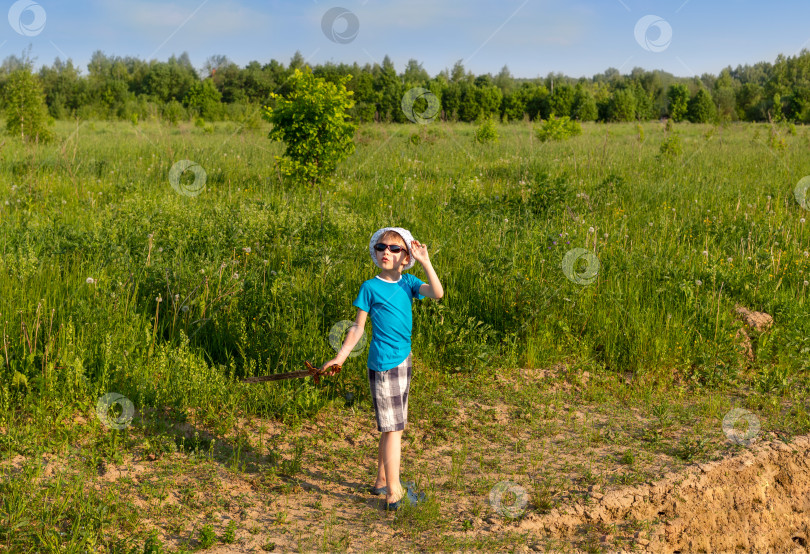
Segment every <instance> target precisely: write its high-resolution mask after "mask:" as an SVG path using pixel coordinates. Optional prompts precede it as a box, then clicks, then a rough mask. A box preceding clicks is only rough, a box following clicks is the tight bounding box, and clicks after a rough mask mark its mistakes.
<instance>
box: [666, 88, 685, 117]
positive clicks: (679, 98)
mask: <svg viewBox="0 0 810 554" xmlns="http://www.w3.org/2000/svg"><path fill="white" fill-rule="evenodd" d="M667 99H668V100H669V116H670V117H671V118H672V119H673V120H674V121H676V122H678V121H683V118H684V117H686V112H687V110H688V109H689V89H688V88H686V86H685V85H681V84H676V85H670V86H669V89H667Z"/></svg>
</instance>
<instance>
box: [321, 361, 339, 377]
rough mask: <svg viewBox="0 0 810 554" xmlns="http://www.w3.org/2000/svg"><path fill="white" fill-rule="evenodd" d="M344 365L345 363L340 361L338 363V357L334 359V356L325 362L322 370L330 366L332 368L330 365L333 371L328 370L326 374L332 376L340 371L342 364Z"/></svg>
mask: <svg viewBox="0 0 810 554" xmlns="http://www.w3.org/2000/svg"><path fill="white" fill-rule="evenodd" d="M342 365H343V364H339V363H338V361H337V360H336V359H334V358H333V359H331V360H329V361H328V362H326V363H325V364H323V365H322V366H321V367H320V370H321V371H324V370H326V369H328V368H330V367H331V368H332V369H331V371H327V372H326V373H325V374H326V375H330V376H331V375H335V374H337V373H340V369H341V366H342Z"/></svg>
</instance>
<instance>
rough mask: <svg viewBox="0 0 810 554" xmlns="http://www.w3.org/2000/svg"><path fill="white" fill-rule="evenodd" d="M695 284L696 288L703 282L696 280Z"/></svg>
mask: <svg viewBox="0 0 810 554" xmlns="http://www.w3.org/2000/svg"><path fill="white" fill-rule="evenodd" d="M695 284H696V285H697V286H700V285H702V284H703V281H701V280H700V279H696V280H695Z"/></svg>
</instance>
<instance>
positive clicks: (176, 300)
mask: <svg viewBox="0 0 810 554" xmlns="http://www.w3.org/2000/svg"><path fill="white" fill-rule="evenodd" d="M174 301H175V302H179V301H180V295H179V294H175V295H174Z"/></svg>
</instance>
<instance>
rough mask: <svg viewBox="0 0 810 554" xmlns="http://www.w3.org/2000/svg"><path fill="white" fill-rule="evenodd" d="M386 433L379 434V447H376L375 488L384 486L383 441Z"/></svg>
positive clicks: (384, 441)
mask: <svg viewBox="0 0 810 554" xmlns="http://www.w3.org/2000/svg"><path fill="white" fill-rule="evenodd" d="M387 435H388V434H387V433H382V434H380V447H379V448H378V449H377V481H376V482H375V483H374V487H375V488H378V489H379V488H380V487H384V486H385V484H386V482H387V481H386V480H385V457H384V456H385V443H386V440H385V438H386V436H387Z"/></svg>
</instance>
